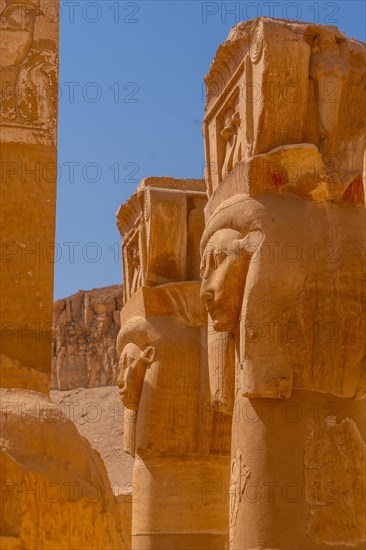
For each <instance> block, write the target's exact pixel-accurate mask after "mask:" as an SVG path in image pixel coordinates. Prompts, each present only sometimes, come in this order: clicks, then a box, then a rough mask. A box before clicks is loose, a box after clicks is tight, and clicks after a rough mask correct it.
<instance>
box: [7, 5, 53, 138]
mask: <svg viewBox="0 0 366 550" xmlns="http://www.w3.org/2000/svg"><path fill="white" fill-rule="evenodd" d="M40 6H41V2H40V0H5V3H4V2H3V3H2V4H1V6H0V9H1V8H3V9H2V12H1V14H0V44H1V56H0V98H1V101H0V124H1V125H2V126H4V127H6V128H7V131H6V132H3V134H4V137H3V139H4V140H6V139H13V140H14V139H16V136H18V131H17V128H19V129H20V128H21V129H22V139H23V141H24V140H27V141H30V142H34V140H35V139H36V141H39V142H41V143H43V142H45V143H47V142H51V143H52V142H53V141H54V139H55V132H56V113H57V91H58V88H57V62H58V56H57V49H56V44H54V43H53V42H52V41H51V40H49V39H45V38H43V35H42V32H43V31H42V29H41V23H39V22H40V21H41V20H42V18H43V17H44V16H43V12H42V10H41V9H40ZM27 129H28V130H29V132H28V133H27V132H26V130H27ZM32 132H33V133H32ZM35 132H36V133H35ZM45 140H46V141H45Z"/></svg>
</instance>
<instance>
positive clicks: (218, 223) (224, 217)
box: [201, 195, 263, 332]
mask: <svg viewBox="0 0 366 550" xmlns="http://www.w3.org/2000/svg"><path fill="white" fill-rule="evenodd" d="M236 200H237V201H238V196H236ZM226 202H227V204H223V205H222V206H220V209H219V211H218V212H215V213H214V214H213V215H212V216H211V218H210V221H209V223H208V224H207V226H206V228H205V231H204V234H203V236H202V240H201V277H202V284H201V298H202V300H203V302H204V303H205V305H206V308H207V311H208V313H209V314H210V317H211V319H212V321H213V328H214V329H215V330H217V331H225V332H233V331H234V330H235V327H236V326H237V325H238V323H239V317H240V311H241V308H242V300H243V294H244V287H245V281H246V276H247V272H248V268H249V264H250V261H251V258H252V256H253V254H255V252H256V250H257V249H258V247H259V246H260V243H261V242H262V240H263V237H262V232H261V229H260V222H259V216H258V212H257V208H258V203H256V201H254V200H252V199H250V198H249V197H247V196H246V195H240V196H239V201H238V202H236V203H234V202H233V201H232V200H228V201H226ZM244 206H245V208H243V207H244ZM242 210H243V211H244V210H245V216H242V215H240V214H241V211H242Z"/></svg>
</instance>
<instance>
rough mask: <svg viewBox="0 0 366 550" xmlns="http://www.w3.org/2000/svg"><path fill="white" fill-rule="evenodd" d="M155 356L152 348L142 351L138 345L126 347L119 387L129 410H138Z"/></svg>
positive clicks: (121, 363) (122, 356)
mask: <svg viewBox="0 0 366 550" xmlns="http://www.w3.org/2000/svg"><path fill="white" fill-rule="evenodd" d="M154 356H155V349H154V348H153V347H152V346H148V347H147V348H146V349H144V350H141V349H140V348H139V346H137V345H136V344H133V343H130V344H127V345H126V346H125V347H124V349H123V351H122V355H121V358H120V374H119V376H118V380H117V385H118V387H119V389H120V396H121V397H122V401H123V404H124V405H125V407H127V409H131V410H133V411H137V410H138V408H139V403H140V397H141V392H142V385H143V383H144V379H145V374H146V370H147V369H148V368H149V366H150V365H151V363H152V362H153V360H154Z"/></svg>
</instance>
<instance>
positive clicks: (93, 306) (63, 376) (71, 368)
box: [52, 285, 122, 390]
mask: <svg viewBox="0 0 366 550" xmlns="http://www.w3.org/2000/svg"><path fill="white" fill-rule="evenodd" d="M121 308H122V286H120V285H114V286H110V287H105V288H98V289H94V290H90V291H83V290H80V291H79V292H77V293H76V294H73V295H72V296H69V297H68V298H64V299H62V300H58V301H57V302H55V303H54V306H53V322H54V332H53V358H52V388H54V389H60V390H70V389H72V388H78V387H86V388H94V387H96V386H105V385H113V384H116V373H117V366H118V357H117V352H116V347H115V346H116V337H117V334H118V330H119V322H120V321H119V312H120V310H121Z"/></svg>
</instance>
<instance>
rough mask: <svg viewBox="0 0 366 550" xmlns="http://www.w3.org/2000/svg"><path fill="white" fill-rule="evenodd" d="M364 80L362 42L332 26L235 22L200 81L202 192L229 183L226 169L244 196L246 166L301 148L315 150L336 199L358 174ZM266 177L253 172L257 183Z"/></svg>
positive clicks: (264, 20)
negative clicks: (260, 158)
mask: <svg viewBox="0 0 366 550" xmlns="http://www.w3.org/2000/svg"><path fill="white" fill-rule="evenodd" d="M283 44H291V47H289V48H283ZM364 78H365V51H364V48H363V46H362V44H361V43H358V42H357V41H355V40H347V39H346V38H345V37H344V36H343V35H342V34H341V33H340V32H339V31H338V30H337V29H335V28H331V27H327V28H326V29H325V30H322V31H321V32H320V31H319V27H318V26H316V25H311V24H308V23H299V22H296V23H294V22H291V21H279V20H273V19H269V18H265V17H261V18H258V19H256V20H253V21H247V22H245V23H239V25H237V26H236V27H234V28H233V29H232V31H231V32H230V34H229V37H228V40H227V42H225V43H224V44H223V45H222V46H221V47H220V48H219V50H218V52H217V54H216V56H215V58H214V61H213V63H212V65H211V67H210V70H209V73H208V75H207V76H206V78H205V81H206V86H207V103H206V111H205V119H204V124H203V127H204V136H205V151H206V181H207V188H208V195H209V196H211V195H212V193H213V192H214V191H215V190H216V189H218V187H219V186H220V184H221V182H223V181H224V180H227V181H226V185H228V186H231V185H232V182H231V180H228V175H230V174H231V173H232V172H233V173H234V172H235V176H233V178H232V180H233V181H235V185H237V190H236V191H237V192H238V193H239V192H246V191H245V189H244V186H245V181H244V180H245V177H246V166H245V162H247V161H248V160H250V159H255V158H256V157H257V156H258V155H263V154H265V153H268V152H269V151H271V150H273V149H275V148H278V147H283V146H287V145H290V144H293V145H295V144H297V145H300V144H305V143H306V144H308V145H310V144H313V145H315V146H316V147H317V148H318V150H319V152H320V154H321V155H322V156H323V160H324V162H325V164H326V165H327V166H328V169H329V172H330V173H331V175H332V179H333V180H334V182H336V183H337V185H338V194H339V196H342V194H343V193H344V192H345V190H346V189H347V187H348V185H350V183H351V182H353V181H354V180H355V178H357V177H359V176H360V174H361V171H362V156H363V152H364V149H365V124H366V120H365V115H364V113H360V112H359V111H360V110H359V108H358V105H360V104H363V98H362V86H363V84H362V82H363V81H364ZM351 119H352V120H353V122H352V123H351ZM236 136H237V137H236ZM239 136H240V140H239ZM346 136H347V138H346ZM239 141H240V150H239V148H238V149H237V151H236V152H235V143H236V142H239ZM350 143H352V146H350ZM243 162H244V163H243ZM266 177H267V176H266V174H264V173H263V171H261V172H259V173H258V172H256V173H255V174H254V178H255V180H256V182H255V183H256V184H257V183H259V182H260V181H261V180H262V182H263V179H264V178H266ZM357 181H358V180H357ZM263 183H264V182H263ZM355 185H356V184H355ZM357 185H358V186H359V185H360V184H357Z"/></svg>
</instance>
